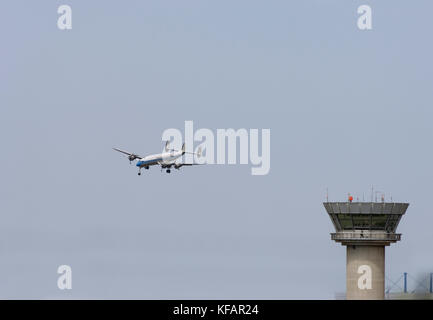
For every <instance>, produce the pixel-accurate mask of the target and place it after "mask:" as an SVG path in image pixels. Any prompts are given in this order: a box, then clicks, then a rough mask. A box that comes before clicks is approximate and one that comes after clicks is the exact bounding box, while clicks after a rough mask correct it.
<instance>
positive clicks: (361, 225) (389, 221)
mask: <svg viewBox="0 0 433 320" xmlns="http://www.w3.org/2000/svg"><path fill="white" fill-rule="evenodd" d="M351 200H352V199H349V201H348V202H324V203H323V205H324V206H325V209H326V211H327V212H328V214H329V217H330V218H331V221H332V223H333V224H334V227H335V231H336V232H335V233H331V239H332V240H334V241H336V242H340V243H341V244H342V245H343V246H346V299H349V300H353V299H355V300H360V299H384V298H385V246H389V245H390V244H391V243H394V242H397V241H399V240H400V238H401V234H400V233H396V229H397V225H398V223H399V222H400V219H401V217H402V216H403V214H404V213H405V212H406V209H407V207H408V206H409V204H408V203H390V202H352V201H351Z"/></svg>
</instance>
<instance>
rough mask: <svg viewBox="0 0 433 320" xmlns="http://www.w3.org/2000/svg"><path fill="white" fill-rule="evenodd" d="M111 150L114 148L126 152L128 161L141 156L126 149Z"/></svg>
mask: <svg viewBox="0 0 433 320" xmlns="http://www.w3.org/2000/svg"><path fill="white" fill-rule="evenodd" d="M113 150H116V151H118V152H120V153H123V154H126V155H127V156H128V159H129V161H133V160H135V159H138V158H143V157H142V156H139V155H138V154H135V153H130V152H128V151H124V150H120V149H117V148H113Z"/></svg>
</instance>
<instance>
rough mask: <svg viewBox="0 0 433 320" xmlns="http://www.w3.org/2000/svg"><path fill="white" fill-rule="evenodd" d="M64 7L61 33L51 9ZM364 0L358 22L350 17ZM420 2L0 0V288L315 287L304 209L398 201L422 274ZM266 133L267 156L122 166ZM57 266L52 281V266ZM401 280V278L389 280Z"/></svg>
mask: <svg viewBox="0 0 433 320" xmlns="http://www.w3.org/2000/svg"><path fill="white" fill-rule="evenodd" d="M62 4H68V5H70V6H71V7H72V30H65V31H61V30H59V29H58V28H57V18H58V16H59V15H58V14H57V8H58V6H59V5H62ZM362 4H370V5H371V7H372V10H373V30H370V31H360V30H359V29H358V28H357V25H356V21H357V17H358V14H357V8H358V6H359V5H362ZM432 12H433V4H432V3H431V1H427V0H426V1H421V0H420V1H390V0H388V1H367V0H365V1H360V0H357V1H343V0H340V1H312V0H310V1H301V0H298V1H251V0H248V1H247V0H245V1H240V0H239V1H228V0H227V1H226V0H224V1H199V0H195V1H192V0H191V1H190V0H183V1H156V0H152V1H126V2H125V1H71V0H65V1H11V0H10V1H2V2H1V4H0V39H1V50H0V58H1V59H0V134H1V148H2V152H1V166H0V181H1V183H0V194H1V197H0V199H1V201H0V298H38V299H45V298H59V299H63V298H121V299H123V298H133V299H136V298H137V299H142V298H143V299H158V298H166V299H175V298H185V299H188V298H197V299H204V298H211V299H212V298H218V299H223V298H226V299H231V298H238V299H241V298H245V299H271V298H272V299H305V298H307V299H333V298H334V295H335V293H338V292H344V291H345V267H346V262H345V261H346V260H345V248H344V247H342V246H341V245H339V244H337V243H334V242H332V241H331V239H330V235H329V233H331V232H333V231H334V230H333V226H332V223H331V221H330V219H329V218H328V216H327V214H326V211H325V209H324V208H323V205H322V202H323V201H325V199H326V188H328V189H329V197H330V200H332V201H344V200H345V199H346V196H347V193H348V192H351V193H352V194H353V195H354V196H355V197H359V198H362V195H363V193H364V195H365V198H366V200H370V189H371V186H372V185H374V187H375V189H376V190H379V191H381V192H384V193H385V195H386V198H387V200H389V199H390V196H392V197H393V200H394V201H397V202H410V206H409V209H408V211H407V215H405V216H404V217H403V219H402V221H401V224H400V226H399V228H398V231H399V232H401V233H402V234H403V236H402V241H401V242H399V243H397V244H393V245H392V246H391V247H388V248H387V249H386V272H387V276H388V277H389V278H391V279H393V280H397V279H398V278H399V277H400V275H401V274H402V273H403V272H409V273H410V274H412V275H414V276H415V275H417V274H420V273H424V272H433V246H432V243H433V232H432V225H433V212H432V210H431V204H430V201H431V193H432V184H433V182H432V181H433V180H432V178H433V170H432V164H433V151H432V138H433V132H432V121H433V110H432V102H433V90H432V87H433V78H432V71H433V64H432V62H431V61H432V60H431V59H432V56H433V44H432V41H431V31H432V29H433V20H432V18H431V14H432ZM185 120H193V121H194V126H195V128H196V129H199V128H209V129H212V130H216V129H218V128H235V129H239V128H247V129H249V128H259V129H261V128H269V129H270V130H271V169H270V173H269V174H268V175H266V176H252V175H251V166H250V165H209V166H200V167H194V168H182V170H180V171H176V172H173V173H172V174H170V175H168V174H166V173H165V172H160V170H159V169H158V168H156V167H153V168H151V170H149V171H144V172H143V175H142V176H140V177H139V176H138V175H137V169H136V168H135V167H134V166H130V165H129V163H128V161H127V159H126V158H125V157H124V156H122V155H121V154H119V153H116V152H115V151H113V150H112V149H111V148H112V147H120V148H124V149H126V150H131V151H133V152H136V153H138V154H144V155H146V154H151V153H158V152H160V151H161V150H162V146H163V143H162V141H161V135H162V132H163V131H164V130H165V129H167V128H178V129H180V130H183V128H184V122H185ZM62 264H67V265H70V266H71V267H72V279H73V280H72V286H73V288H72V290H69V291H68V290H64V291H61V290H59V289H58V288H57V278H58V274H57V267H58V266H60V265H62ZM409 285H411V284H409Z"/></svg>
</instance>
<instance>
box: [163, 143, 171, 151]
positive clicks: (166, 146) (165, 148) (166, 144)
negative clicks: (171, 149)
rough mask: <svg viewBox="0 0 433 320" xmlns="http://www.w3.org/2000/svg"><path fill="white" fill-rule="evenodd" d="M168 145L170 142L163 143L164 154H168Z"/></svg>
mask: <svg viewBox="0 0 433 320" xmlns="http://www.w3.org/2000/svg"><path fill="white" fill-rule="evenodd" d="M169 145H170V141H166V142H165V147H164V150H165V152H168V146H169Z"/></svg>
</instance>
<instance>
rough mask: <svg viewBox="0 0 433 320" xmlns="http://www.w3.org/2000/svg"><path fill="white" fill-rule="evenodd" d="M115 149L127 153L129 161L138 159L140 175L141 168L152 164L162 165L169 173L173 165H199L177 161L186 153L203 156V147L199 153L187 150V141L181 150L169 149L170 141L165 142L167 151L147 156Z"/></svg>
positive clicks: (146, 167)
mask: <svg viewBox="0 0 433 320" xmlns="http://www.w3.org/2000/svg"><path fill="white" fill-rule="evenodd" d="M113 149H114V150H116V151H118V152H121V153H123V154H126V155H127V156H128V160H129V162H132V161H134V160H137V159H138V161H137V163H136V166H137V167H138V175H141V169H142V168H145V169H149V167H150V166H154V165H160V166H161V170H162V169H166V172H167V173H170V172H171V167H174V168H175V169H180V167H183V166H194V165H198V163H179V162H176V160H177V159H179V158H180V157H182V156H183V155H184V154H185V153H190V154H195V155H197V157H201V148H199V149H198V151H197V153H194V152H186V151H185V143H184V144H183V145H182V149H181V150H175V149H169V141H167V142H166V143H165V148H164V150H165V152H163V153H158V154H151V155H149V156H146V157H141V156H139V155H138V154H135V153H130V152H128V151H124V150H120V149H117V148H113Z"/></svg>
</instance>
